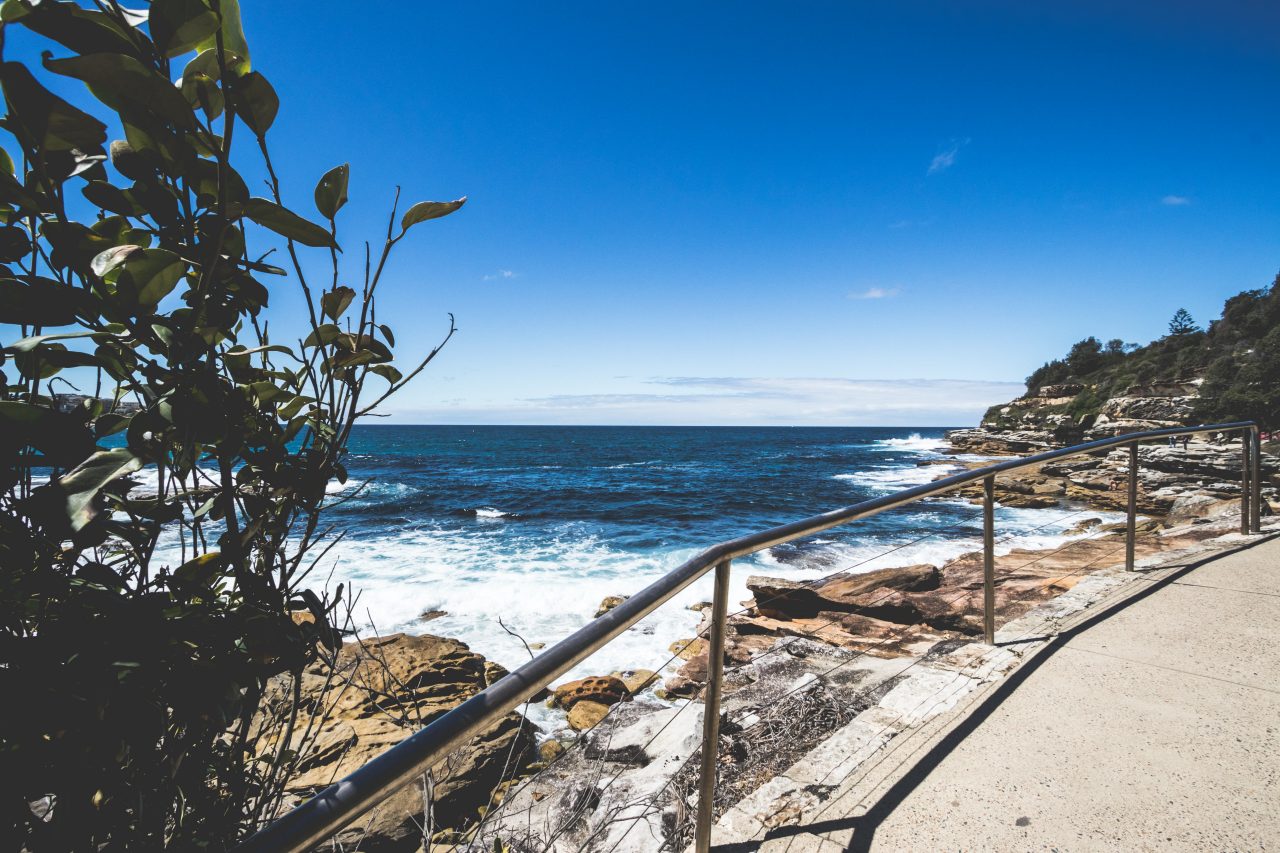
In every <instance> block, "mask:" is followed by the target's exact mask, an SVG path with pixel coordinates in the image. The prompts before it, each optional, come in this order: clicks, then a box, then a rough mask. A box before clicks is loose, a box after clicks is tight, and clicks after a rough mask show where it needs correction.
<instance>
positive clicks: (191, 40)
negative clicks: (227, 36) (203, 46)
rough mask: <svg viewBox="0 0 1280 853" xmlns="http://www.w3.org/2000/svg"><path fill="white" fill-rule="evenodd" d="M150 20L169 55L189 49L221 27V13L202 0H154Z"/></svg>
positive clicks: (153, 33) (154, 34) (153, 36)
mask: <svg viewBox="0 0 1280 853" xmlns="http://www.w3.org/2000/svg"><path fill="white" fill-rule="evenodd" d="M147 20H148V23H149V24H150V29H151V40H152V41H154V42H155V43H156V44H157V45H158V46H159V47H160V49H161V50H162V51H164V55H165V56H178V55H179V54H182V53H186V52H187V51H189V50H192V49H194V48H195V46H196V45H198V44H200V43H201V42H202V41H204V40H205V39H207V38H209V37H210V36H212V35H213V34H214V33H216V32H217V31H218V16H217V14H215V13H214V11H213V10H212V9H210V8H209V7H208V6H207V5H205V4H204V3H202V2H201V0H151V11H150V12H149V13H148V14H147Z"/></svg>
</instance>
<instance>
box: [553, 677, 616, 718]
mask: <svg viewBox="0 0 1280 853" xmlns="http://www.w3.org/2000/svg"><path fill="white" fill-rule="evenodd" d="M628 695H629V691H628V690H627V685H626V684H625V683H624V682H623V680H622V679H621V678H616V677H614V676H612V675H592V676H589V677H587V678H580V679H578V680H577V681H570V682H568V683H567V684H561V685H560V686H559V687H557V688H556V689H555V693H553V694H552V695H551V706H552V707H554V708H565V709H567V710H572V709H573V706H574V705H577V704H578V703H579V702H596V703H598V704H601V705H604V706H605V707H608V706H610V705H616V704H617V703H618V702H621V701H622V700H623V699H625V698H627V696H628Z"/></svg>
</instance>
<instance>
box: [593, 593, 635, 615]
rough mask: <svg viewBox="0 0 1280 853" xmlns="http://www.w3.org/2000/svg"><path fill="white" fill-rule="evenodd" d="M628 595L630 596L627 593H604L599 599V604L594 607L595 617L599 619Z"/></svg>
mask: <svg viewBox="0 0 1280 853" xmlns="http://www.w3.org/2000/svg"><path fill="white" fill-rule="evenodd" d="M630 597H631V596H629V595H606V596H605V597H604V598H603V599H602V600H601V601H600V606H599V607H597V608H596V615H595V618H597V619H599V618H600V617H601V616H603V615H605V614H606V613H608V612H609V611H610V610H612V609H613V608H615V607H617V606H618V605H619V604H621V603H622V602H624V601H626V600H627V599H628V598H630Z"/></svg>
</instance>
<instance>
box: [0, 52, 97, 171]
mask: <svg viewBox="0 0 1280 853" xmlns="http://www.w3.org/2000/svg"><path fill="white" fill-rule="evenodd" d="M0 82H2V83H3V86H4V97H5V101H7V102H8V104H9V117H8V119H9V122H10V124H9V129H10V130H12V131H13V132H14V134H15V135H17V136H18V137H19V138H20V139H26V141H27V143H28V144H29V145H31V146H32V147H34V148H36V149H38V150H43V151H71V150H73V149H78V150H80V151H91V150H94V149H99V148H101V147H102V143H103V142H106V140H107V126H106V125H105V124H103V123H102V122H100V121H98V120H97V119H96V118H94V117H93V116H91V115H89V114H88V113H86V112H83V111H82V110H78V109H76V108H75V107H73V106H71V104H69V103H67V102H66V101H64V100H62V99H61V98H59V97H58V96H57V95H54V94H53V93H52V92H50V91H49V90H48V89H46V88H44V87H43V86H41V85H40V84H39V83H37V82H36V78H34V77H32V76H31V72H30V71H28V70H27V68H26V66H24V65H23V64H22V63H20V62H6V63H4V64H3V65H0Z"/></svg>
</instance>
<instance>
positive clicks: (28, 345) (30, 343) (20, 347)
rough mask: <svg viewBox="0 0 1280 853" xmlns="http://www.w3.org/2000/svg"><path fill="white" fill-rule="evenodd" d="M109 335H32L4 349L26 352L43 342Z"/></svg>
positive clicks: (96, 333) (64, 333) (68, 333)
mask: <svg viewBox="0 0 1280 853" xmlns="http://www.w3.org/2000/svg"><path fill="white" fill-rule="evenodd" d="M106 337H110V335H108V334H105V333H103V332H61V333H59V334H56V335H32V336H31V337H29V338H23V339H22V340H20V341H18V342H17V343H13V344H10V345H9V346H8V347H6V349H8V350H9V351H10V352H28V351H30V350H33V349H35V348H36V347H38V346H40V345H41V344H43V343H44V342H45V341H65V340H70V339H71V338H106Z"/></svg>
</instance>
